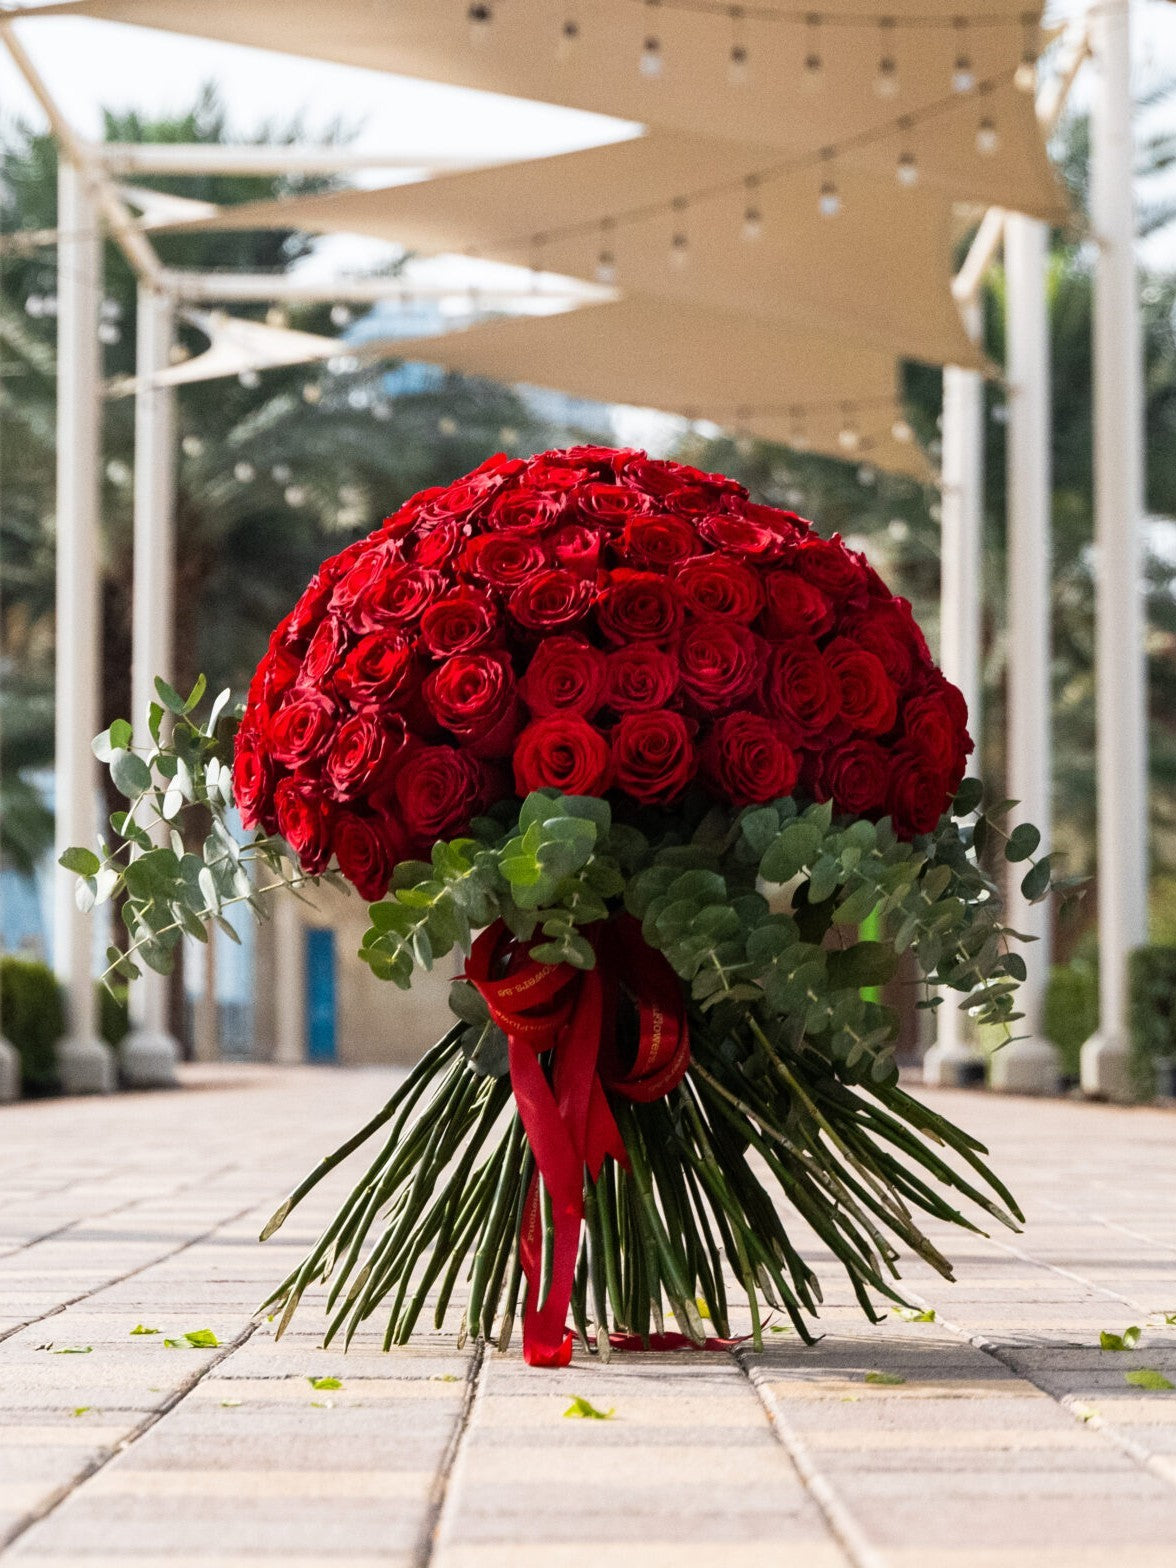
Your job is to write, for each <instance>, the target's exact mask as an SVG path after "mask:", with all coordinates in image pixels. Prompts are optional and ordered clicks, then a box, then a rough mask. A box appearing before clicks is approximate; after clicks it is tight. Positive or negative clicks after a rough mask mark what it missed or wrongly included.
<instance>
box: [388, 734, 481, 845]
mask: <svg viewBox="0 0 1176 1568" xmlns="http://www.w3.org/2000/svg"><path fill="white" fill-rule="evenodd" d="M485 781H486V774H485V769H484V767H483V764H482V763H481V762H479V761H478V759H477V757H471V756H470V755H469V753H468V752H466V751H455V750H454V748H453V747H452V746H422V747H421V748H420V750H419V751H415V752H414V753H413V755H412V757H411V758H410V759H409V761H408V764H407V765H406V766H405V767H403V768H401V769H400V771H399V773H397V775H396V783H395V784H394V786H393V797H394V800H395V802H396V805H397V806H398V807H399V815H400V817H401V820H402V822H403V824H404V828H405V831H406V833H407V835H408V837H409V838H410V839H412V840H413V841H414V842H415V843H417V844H421V845H427V844H433V843H435V842H436V840H437V839H440V838H450V837H451V836H452V835H453V834H455V833H464V832H465V831H466V829H467V828H468V827H469V825H470V818H471V817H475V816H477V814H478V811H479V810H480V809H481V807H482V805H483V798H482V797H483V790H484V786H485Z"/></svg>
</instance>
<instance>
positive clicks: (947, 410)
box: [923, 300, 984, 1086]
mask: <svg viewBox="0 0 1176 1568" xmlns="http://www.w3.org/2000/svg"><path fill="white" fill-rule="evenodd" d="M963 315H964V324H965V325H966V327H967V329H968V334H969V336H970V337H971V338H972V341H973V342H979V341H980V336H981V328H982V320H983V318H982V315H981V310H980V306H979V305H978V304H977V303H976V302H975V301H974V300H972V301H970V302H969V303H967V304H966V305H965V306H964V309H963ZM942 493H943V502H942V504H943V521H942V540H943V543H942V550H941V556H940V578H939V606H940V609H939V662H940V664H941V666H942V668H943V673H944V674H945V675H946V676H947V678H948V680H950V681H953V682H954V683H955V685H957V686H958V687H959V689H960V690H961V691H962V692H963V694H964V699H965V701H966V702H967V704H968V719H969V725H968V727H969V729H970V730H971V732H972V735H973V737H974V739H975V741H976V746H977V749H979V746H980V736H981V711H980V697H981V677H980V633H981V622H980V618H981V610H982V605H983V597H984V596H983V590H982V583H983V554H982V540H983V531H984V380H983V377H982V376H981V375H980V373H979V371H976V370H961V369H960V368H959V366H958V365H948V366H947V368H946V369H945V370H944V372H943V486H942ZM959 1001H960V997H959V995H958V994H957V993H954V992H952V991H946V992H945V993H944V999H943V1001H942V1002H941V1003H940V1005H939V1007H938V1008H937V1009H936V1015H935V1016H936V1023H937V1033H936V1039H935V1044H934V1045H933V1046H932V1047H931V1049H930V1050H929V1051H928V1052H927V1054H926V1056H925V1057H924V1058H923V1081H924V1083H928V1084H945V1085H955V1086H960V1085H963V1084H968V1083H975V1082H976V1081H977V1080H978V1079H982V1078H983V1069H984V1059H983V1057H982V1056H981V1055H980V1053H979V1052H978V1051H977V1050H976V1049H975V1048H974V1047H973V1046H972V1045H971V1044H970V1043H969V1042H968V1040H967V1039H966V1037H965V1022H964V1017H963V1014H962V1013H961V1012H960V1011H959V1008H958V1006H957V1003H958V1002H959Z"/></svg>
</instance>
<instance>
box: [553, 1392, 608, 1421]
mask: <svg viewBox="0 0 1176 1568" xmlns="http://www.w3.org/2000/svg"><path fill="white" fill-rule="evenodd" d="M615 1414H616V1412H615V1410H612V1409H609V1410H597V1408H596V1406H595V1405H594V1404H592V1403H591V1401H590V1400H587V1399H585V1398H584V1396H583V1394H573V1395H572V1402H571V1404H570V1405H569V1406H568V1408H567V1409H566V1410H565V1411H564V1417H565V1419H569V1418H570V1419H571V1420H575V1421H611V1420H612V1418H613V1416H614V1415H615Z"/></svg>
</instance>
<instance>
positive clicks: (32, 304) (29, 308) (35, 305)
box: [25, 294, 45, 316]
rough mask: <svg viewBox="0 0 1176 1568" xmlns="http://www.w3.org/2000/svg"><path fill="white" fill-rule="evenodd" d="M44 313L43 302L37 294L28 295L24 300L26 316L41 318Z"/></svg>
mask: <svg viewBox="0 0 1176 1568" xmlns="http://www.w3.org/2000/svg"><path fill="white" fill-rule="evenodd" d="M44 313H45V302H44V300H43V299H42V298H41V296H40V295H39V294H30V295H29V296H28V298H27V299H26V300H25V315H26V316H42V315H44Z"/></svg>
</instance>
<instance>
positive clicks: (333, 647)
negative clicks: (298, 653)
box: [302, 615, 351, 686]
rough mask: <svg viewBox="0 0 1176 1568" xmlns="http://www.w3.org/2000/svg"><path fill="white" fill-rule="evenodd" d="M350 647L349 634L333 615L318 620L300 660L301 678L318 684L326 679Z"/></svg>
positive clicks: (336, 667) (340, 662)
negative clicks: (316, 627)
mask: <svg viewBox="0 0 1176 1568" xmlns="http://www.w3.org/2000/svg"><path fill="white" fill-rule="evenodd" d="M350 647H351V634H350V632H349V631H348V629H347V627H346V626H345V625H344V624H343V622H342V621H341V620H339V619H338V618H337V617H336V616H334V615H328V616H327V618H326V619H325V620H323V621H320V622H319V626H318V630H317V631H316V632H315V634H314V636H313V637H312V638H311V639H310V646H309V647H308V648H307V650H306V656H305V658H304V659H303V661H302V679H303V681H304V682H312V683H313V684H314V685H316V686H317V685H319V684H320V683H321V682H323V681H326V680H327V679H328V678H329V677H330V676H331V675H332V674H333V673H334V671H335V670H337V669H338V667H339V666H340V664H342V662H343V660H344V659H345V658H346V656H347V650H348V649H349V648H350Z"/></svg>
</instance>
